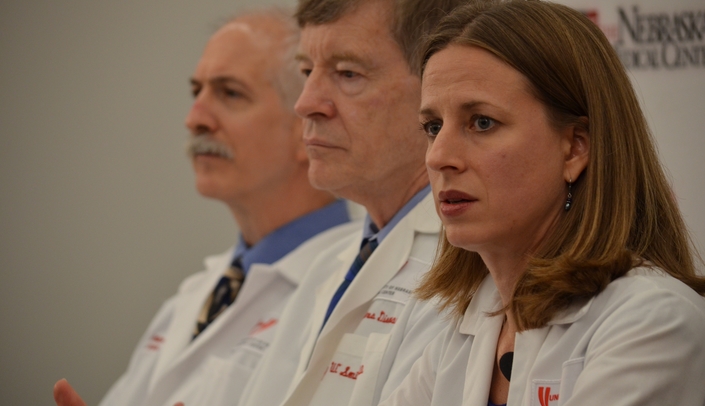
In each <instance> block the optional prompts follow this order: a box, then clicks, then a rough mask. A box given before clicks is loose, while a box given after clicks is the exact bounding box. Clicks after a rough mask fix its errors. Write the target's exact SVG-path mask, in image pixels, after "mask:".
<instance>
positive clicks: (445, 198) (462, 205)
mask: <svg viewBox="0 0 705 406" xmlns="http://www.w3.org/2000/svg"><path fill="white" fill-rule="evenodd" d="M475 201H477V199H476V198H474V197H473V196H471V195H469V194H467V193H463V192H460V191H457V190H444V191H441V192H440V193H439V194H438V203H439V204H438V207H439V209H440V211H441V214H442V215H444V216H446V217H454V216H459V215H461V214H463V213H464V212H465V211H466V210H467V209H468V208H469V207H470V205H471V204H472V203H473V202H475Z"/></svg>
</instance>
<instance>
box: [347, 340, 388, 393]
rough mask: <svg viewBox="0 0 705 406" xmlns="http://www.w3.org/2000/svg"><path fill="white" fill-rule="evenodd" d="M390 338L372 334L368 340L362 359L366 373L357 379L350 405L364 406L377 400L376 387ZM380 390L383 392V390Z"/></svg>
mask: <svg viewBox="0 0 705 406" xmlns="http://www.w3.org/2000/svg"><path fill="white" fill-rule="evenodd" d="M389 337H390V335H389V334H378V333H372V334H370V336H369V338H368V339H367V345H366V346H365V354H364V356H363V357H362V364H361V365H362V367H364V371H365V373H364V374H361V375H359V376H358V377H357V382H355V388H354V390H353V394H352V397H351V398H350V405H355V406H362V405H371V404H372V401H373V399H374V398H375V390H376V389H377V387H376V386H377V380H378V377H379V373H380V366H381V365H382V357H383V356H384V352H385V351H386V349H387V345H388V344H389ZM379 389H380V390H382V388H379Z"/></svg>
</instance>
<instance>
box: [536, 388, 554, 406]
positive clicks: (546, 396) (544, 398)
mask: <svg viewBox="0 0 705 406" xmlns="http://www.w3.org/2000/svg"><path fill="white" fill-rule="evenodd" d="M556 400H558V393H556V394H553V395H551V387H550V386H539V403H541V406H548V404H549V402H553V401H556Z"/></svg>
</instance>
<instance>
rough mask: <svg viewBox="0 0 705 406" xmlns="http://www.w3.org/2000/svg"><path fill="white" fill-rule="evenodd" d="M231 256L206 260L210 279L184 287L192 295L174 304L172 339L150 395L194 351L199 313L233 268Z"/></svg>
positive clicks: (163, 352)
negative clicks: (225, 271)
mask: <svg viewBox="0 0 705 406" xmlns="http://www.w3.org/2000/svg"><path fill="white" fill-rule="evenodd" d="M231 256H232V253H228V254H226V255H221V256H218V257H211V258H208V259H207V260H206V268H207V271H206V272H207V273H208V276H207V277H205V278H204V279H203V280H202V281H201V283H200V284H198V285H197V286H182V288H183V289H184V290H190V291H189V292H183V293H182V294H181V295H179V296H180V297H179V298H178V300H177V302H176V303H175V304H174V315H173V317H174V320H173V322H172V323H171V325H170V326H169V331H168V333H167V334H166V336H167V337H169V339H168V340H166V341H165V342H164V345H163V346H162V349H161V351H160V354H159V360H158V361H157V364H156V366H155V368H154V373H153V374H152V379H151V381H150V385H149V387H150V391H151V390H152V389H153V388H154V386H155V385H156V383H157V382H158V381H159V379H160V378H161V377H162V376H163V375H164V374H166V373H167V372H168V371H169V369H171V367H172V365H173V364H174V362H175V360H176V359H177V358H181V355H183V353H184V352H187V351H190V350H191V349H190V348H188V347H190V343H191V336H192V334H193V329H194V326H195V320H196V319H197V318H198V313H199V312H200V311H201V307H202V306H203V304H204V303H205V300H206V297H207V296H208V295H209V294H210V293H211V290H212V289H213V287H214V286H215V284H216V283H217V282H218V280H219V279H220V277H221V276H222V274H223V272H224V270H225V269H226V268H227V267H228V266H229V265H230V260H231V258H230V257H231ZM209 327H210V326H209ZM206 330H207V329H206ZM204 333H205V331H204ZM197 341H198V340H197Z"/></svg>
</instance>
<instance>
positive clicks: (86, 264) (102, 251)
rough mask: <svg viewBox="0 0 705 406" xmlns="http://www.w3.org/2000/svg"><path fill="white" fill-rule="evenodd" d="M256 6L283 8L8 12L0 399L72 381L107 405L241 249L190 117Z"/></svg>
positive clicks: (18, 398)
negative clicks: (219, 265)
mask: <svg viewBox="0 0 705 406" xmlns="http://www.w3.org/2000/svg"><path fill="white" fill-rule="evenodd" d="M248 3H249V4H250V5H256V4H263V3H266V4H272V3H273V1H269V2H262V1H260V0H249V1H232V0H231V1H228V0H206V1H198V2H196V1H186V0H170V1H166V0H160V1H151V2H143V1H90V0H72V1H71V0H70V1H63V2H56V1H46V0H44V1H42V0H35V1H21V0H4V1H2V2H0V89H1V90H0V91H1V94H0V405H8V406H17V405H51V404H53V400H52V394H51V393H52V386H53V383H54V382H55V381H56V380H57V379H59V378H61V377H66V378H68V379H69V380H70V381H71V382H72V383H73V384H74V385H75V386H76V387H77V388H78V390H79V391H80V393H82V394H83V395H84V398H85V400H86V401H87V402H88V403H89V405H95V404H97V403H98V401H99V399H100V398H101V397H102V395H103V394H104V393H105V392H106V391H107V389H108V387H109V385H110V384H111V383H112V382H113V381H114V380H115V379H117V377H118V376H119V375H120V373H122V371H124V369H125V368H126V366H127V362H128V359H129V355H130V353H131V351H132V349H133V347H134V345H135V343H136V342H137V339H138V338H139V336H140V335H141V334H142V332H143V331H144V329H145V327H146V326H147V324H148V322H149V320H150V319H151V317H152V316H153V315H154V313H155V312H156V311H157V309H158V307H159V305H160V304H161V303H162V302H163V301H164V300H165V299H166V298H167V297H169V296H170V295H171V294H173V292H174V291H175V290H176V288H177V286H178V283H179V281H180V280H181V279H183V278H184V277H185V276H186V275H188V274H190V273H192V272H195V271H198V270H200V269H202V266H201V261H202V259H203V257H204V256H205V255H207V254H212V253H218V252H220V251H222V250H225V249H226V248H227V247H228V246H230V245H231V244H232V243H233V242H234V241H235V238H236V236H237V231H236V229H235V226H234V223H233V221H232V220H231V217H230V215H229V213H228V212H227V210H226V209H225V208H224V207H223V206H222V205H221V204H218V203H217V202H213V201H207V200H205V199H202V198H201V197H199V196H198V195H197V193H196V192H195V191H194V189H193V185H192V184H193V176H192V173H191V168H190V165H189V163H188V160H187V159H186V157H185V154H184V145H185V140H186V135H187V132H186V129H185V128H184V125H183V122H184V119H185V116H186V113H187V112H188V108H189V107H190V102H191V97H190V87H189V85H188V78H189V76H190V75H191V73H192V71H193V69H194V68H195V66H196V62H197V61H198V58H199V57H200V54H201V51H202V48H203V46H204V45H205V43H206V41H207V39H208V37H209V36H210V34H211V33H212V32H213V31H214V30H215V29H216V28H217V26H218V24H219V23H220V22H221V21H223V20H224V19H225V18H227V17H228V16H229V15H231V14H232V13H233V12H234V11H236V10H238V9H239V8H241V7H243V6H245V5H247V4H248ZM279 3H284V4H286V1H284V0H280V1H279ZM289 3H291V2H289Z"/></svg>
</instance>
